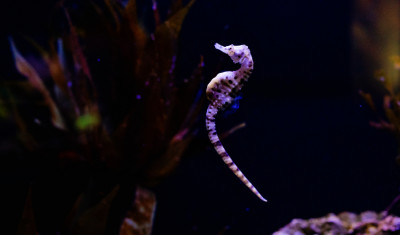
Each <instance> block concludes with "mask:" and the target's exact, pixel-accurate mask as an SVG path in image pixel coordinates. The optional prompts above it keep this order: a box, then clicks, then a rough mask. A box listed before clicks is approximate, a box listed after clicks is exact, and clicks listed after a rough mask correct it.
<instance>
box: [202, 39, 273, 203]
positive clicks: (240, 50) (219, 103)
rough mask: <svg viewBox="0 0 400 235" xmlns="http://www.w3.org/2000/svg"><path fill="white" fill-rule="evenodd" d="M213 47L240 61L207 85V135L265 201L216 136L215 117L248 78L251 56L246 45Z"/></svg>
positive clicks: (241, 176)
mask: <svg viewBox="0 0 400 235" xmlns="http://www.w3.org/2000/svg"><path fill="white" fill-rule="evenodd" d="M215 48H216V49H218V50H220V51H222V52H223V53H225V54H227V55H229V56H230V57H231V59H232V61H233V62H234V63H240V64H241V67H240V69H238V70H236V71H228V72H222V73H219V74H217V76H215V78H213V79H212V80H211V81H210V83H209V84H208V86H207V90H206V95H207V98H208V100H209V101H210V105H209V106H208V109H207V113H206V127H207V131H208V137H209V138H210V141H211V143H212V144H213V145H214V148H215V150H216V151H217V152H218V154H219V155H220V156H221V157H222V160H223V161H224V162H225V164H226V165H227V166H228V167H229V168H230V169H231V170H232V171H233V173H234V174H235V175H236V176H237V177H238V178H239V179H240V180H241V181H242V182H243V183H244V184H245V185H246V186H247V187H248V188H249V189H250V190H251V191H252V192H253V193H254V194H256V195H257V197H259V198H260V199H261V200H263V201H267V200H266V199H265V198H264V197H263V196H261V194H260V193H259V192H258V191H257V189H256V188H255V187H254V186H253V185H252V184H251V183H250V181H249V180H248V179H247V178H246V176H244V174H243V173H242V172H241V171H240V170H239V168H238V167H237V166H236V164H235V163H234V162H233V161H232V159H231V158H230V156H229V154H228V153H227V152H226V150H225V148H224V147H223V146H222V143H221V141H220V139H219V138H218V135H217V131H216V127H215V117H216V115H217V113H218V111H220V110H224V109H225V108H226V107H228V106H229V105H230V104H231V103H232V102H233V100H234V99H235V97H236V96H237V93H238V91H240V90H241V89H242V87H243V85H244V83H245V82H246V81H247V80H248V78H249V76H250V74H251V73H252V71H253V58H252V57H251V53H250V50H249V48H248V47H247V46H246V45H240V46H234V45H229V46H226V47H224V46H221V45H220V44H218V43H216V44H215Z"/></svg>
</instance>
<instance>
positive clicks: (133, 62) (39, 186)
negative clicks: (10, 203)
mask: <svg viewBox="0 0 400 235" xmlns="http://www.w3.org/2000/svg"><path fill="white" fill-rule="evenodd" d="M68 3H69V2H68V1H61V2H60V4H59V5H58V7H59V8H57V9H56V10H55V11H56V12H57V13H60V14H62V15H64V18H63V19H62V20H61V22H58V23H57V21H55V23H53V24H54V25H56V26H57V27H61V28H62V29H61V30H59V31H60V32H56V33H55V36H54V37H53V38H50V40H49V43H48V44H47V46H43V45H42V44H43V43H41V42H39V43H38V42H34V41H33V40H30V39H28V40H29V42H31V45H33V48H35V51H36V52H38V53H37V54H39V55H40V56H30V55H29V52H26V51H23V50H20V49H21V48H20V46H19V45H21V42H20V41H21V40H16V39H17V38H15V36H14V38H11V37H10V47H11V51H12V54H13V56H14V61H15V66H16V69H17V71H18V72H19V74H20V75H22V77H24V79H26V80H22V81H18V82H15V81H12V80H10V81H5V82H3V83H2V86H1V87H0V100H1V102H0V104H1V105H0V118H1V119H0V120H1V122H2V124H3V125H5V126H6V125H9V129H10V131H12V132H13V135H12V136H10V137H9V138H10V139H11V140H7V141H14V142H15V143H16V144H14V145H10V146H15V149H11V150H9V151H10V152H13V151H14V152H20V154H21V155H22V159H24V160H25V161H27V162H32V163H33V164H32V166H31V168H32V169H33V170H32V171H34V172H41V173H38V174H39V176H38V177H36V178H35V182H34V184H33V185H32V187H31V190H32V193H29V194H28V198H27V201H26V206H25V212H24V213H23V216H24V217H23V218H24V219H23V220H22V221H21V223H20V226H19V229H18V230H19V231H24V232H22V233H25V232H26V231H27V230H30V233H36V232H41V231H45V230H48V229H50V230H52V231H53V232H60V231H61V232H67V233H68V232H71V233H72V234H85V231H91V232H93V231H96V234H105V233H112V234H116V233H117V232H118V231H119V230H120V228H122V229H121V234H149V233H150V231H151V224H152V217H153V213H154V208H155V203H156V200H155V196H154V195H153V194H152V193H151V192H150V191H146V190H145V189H144V187H151V186H153V185H155V184H157V183H158V182H160V181H161V180H162V179H164V178H165V177H166V176H168V175H169V174H170V173H171V172H172V171H173V170H174V169H175V167H176V166H177V164H178V163H179V161H180V159H181V157H182V155H183V154H184V152H185V151H186V149H187V147H188V145H189V143H190V142H191V141H192V140H193V138H194V137H195V135H196V133H197V124H198V119H199V118H198V117H199V115H198V114H199V112H200V111H201V107H202V104H203V100H204V96H203V95H202V94H203V91H202V90H203V89H201V88H202V68H203V66H204V63H203V60H202V58H201V57H200V56H199V57H200V58H199V59H200V61H199V64H198V67H197V68H195V69H194V71H193V72H192V73H191V75H189V76H188V77H189V78H187V79H183V78H182V77H178V76H177V74H178V73H177V71H178V70H179V69H182V68H179V65H177V61H178V60H179V59H180V58H179V56H178V48H179V43H178V41H179V40H178V39H179V34H180V31H181V28H182V23H183V21H184V19H185V16H186V15H187V13H188V11H189V9H190V8H191V6H192V5H193V3H194V0H192V1H190V2H189V3H188V4H187V5H186V6H183V4H182V1H180V0H176V1H173V4H172V6H171V8H170V10H169V13H168V16H167V19H166V20H165V21H162V20H161V18H162V17H160V15H159V12H158V9H157V3H156V2H155V1H153V13H154V24H155V27H154V31H153V32H151V33H148V31H151V30H149V29H147V28H146V27H144V26H143V25H145V24H144V23H143V22H140V21H139V20H138V16H137V9H136V2H135V0H129V1H125V3H122V2H121V1H113V0H104V2H103V1H97V2H92V1H82V2H80V3H79V4H80V5H78V7H76V6H74V7H71V6H69V5H68ZM60 25H61V26H60ZM63 25H64V28H63V27H62V26H63ZM31 54H32V55H34V54H35V53H31ZM182 74H184V73H182ZM2 141H5V140H2ZM49 185H52V187H50V186H49ZM54 191H56V192H57V193H56V195H58V196H56V197H55V198H54V197H52V198H51V200H46V198H48V197H49V196H48V195H51V194H53V192H54ZM146 195H147V196H146ZM31 197H32V198H31ZM135 198H136V199H135ZM54 201H57V203H56V206H52V204H51V203H52V202H54ZM35 208H41V210H40V211H39V210H36V209H35ZM143 208H146V209H145V211H147V212H146V213H147V214H146V215H145V216H144V217H145V218H144V219H143V218H141V217H140V216H138V215H140V213H141V211H142V209H143ZM53 214H56V215H57V216H52V215H53ZM135 214H136V215H135ZM125 216H127V217H126V218H125ZM34 220H35V221H36V222H37V224H36V225H34V224H35V223H34ZM49 221H52V222H49ZM122 222H123V224H122V227H120V224H121V223H122ZM49 224H51V225H49ZM133 224H135V226H131V225H133ZM135 229H138V231H137V232H135V231H134V230H135ZM139 230H140V231H139Z"/></svg>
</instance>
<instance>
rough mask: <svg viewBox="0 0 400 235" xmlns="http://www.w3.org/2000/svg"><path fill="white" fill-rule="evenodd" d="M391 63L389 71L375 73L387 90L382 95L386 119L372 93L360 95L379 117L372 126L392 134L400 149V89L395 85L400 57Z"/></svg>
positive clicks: (399, 158)
mask: <svg viewBox="0 0 400 235" xmlns="http://www.w3.org/2000/svg"><path fill="white" fill-rule="evenodd" d="M391 61H392V68H390V69H389V71H385V70H378V71H376V72H375V78H376V80H377V81H378V82H379V83H381V84H382V87H383V88H384V90H385V91H384V93H383V94H382V96H383V97H382V102H383V103H382V109H383V111H384V112H383V113H384V117H382V116H381V111H380V109H381V108H380V107H379V106H377V105H376V104H375V101H374V97H372V95H371V93H368V92H364V91H362V90H360V91H359V94H360V95H361V96H362V97H363V99H364V100H365V102H366V103H367V104H368V106H369V107H370V108H371V110H372V111H373V112H374V113H375V115H376V116H377V120H375V121H372V120H371V121H370V125H371V126H372V127H374V128H377V129H382V130H388V131H390V132H392V133H393V134H394V136H395V137H396V139H397V142H398V146H399V148H400V89H399V88H400V87H398V86H396V85H395V84H396V82H395V81H397V80H398V79H399V77H398V76H397V74H398V73H397V71H398V70H399V69H400V57H398V56H392V58H391ZM399 153H400V149H399ZM396 159H397V162H398V163H399V164H400V155H398V156H397V158H396Z"/></svg>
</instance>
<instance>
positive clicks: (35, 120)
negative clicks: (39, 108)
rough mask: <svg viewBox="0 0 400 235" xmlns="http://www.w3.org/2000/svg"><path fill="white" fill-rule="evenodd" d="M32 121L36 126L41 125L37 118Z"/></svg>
mask: <svg viewBox="0 0 400 235" xmlns="http://www.w3.org/2000/svg"><path fill="white" fill-rule="evenodd" d="M33 121H34V122H35V123H36V124H38V125H40V124H41V122H40V120H39V119H37V118H35V119H33Z"/></svg>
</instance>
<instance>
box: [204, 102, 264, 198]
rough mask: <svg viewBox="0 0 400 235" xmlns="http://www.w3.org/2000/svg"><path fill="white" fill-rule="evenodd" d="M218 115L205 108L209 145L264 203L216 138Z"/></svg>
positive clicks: (214, 108)
mask: <svg viewBox="0 0 400 235" xmlns="http://www.w3.org/2000/svg"><path fill="white" fill-rule="evenodd" d="M217 113H218V109H217V108H216V107H215V106H214V105H212V104H210V105H208V108H207V113H206V127H207V131H208V137H209V138H210V141H211V143H212V144H213V146H214V148H215V150H216V151H217V153H218V154H219V155H220V156H221V158H222V160H223V161H224V162H225V164H226V165H227V166H228V167H229V169H231V170H232V172H233V173H234V174H235V175H236V176H237V177H238V178H239V179H240V181H242V182H243V183H244V184H245V185H246V186H247V187H248V188H249V189H250V190H251V191H252V192H253V193H254V194H255V195H257V197H258V198H260V199H261V200H262V201H264V202H266V201H267V200H266V199H265V198H264V197H263V196H262V195H261V194H260V193H259V192H258V190H257V189H256V188H255V187H254V186H253V184H252V183H251V182H250V181H249V180H248V179H247V177H246V176H244V174H243V173H242V171H241V170H240V169H239V168H238V167H237V166H236V164H235V163H234V162H233V161H232V159H231V157H230V156H229V154H228V152H227V151H226V150H225V148H224V146H223V145H222V143H221V140H220V139H219V137H218V134H217V130H216V126H215V117H216V115H217Z"/></svg>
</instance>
